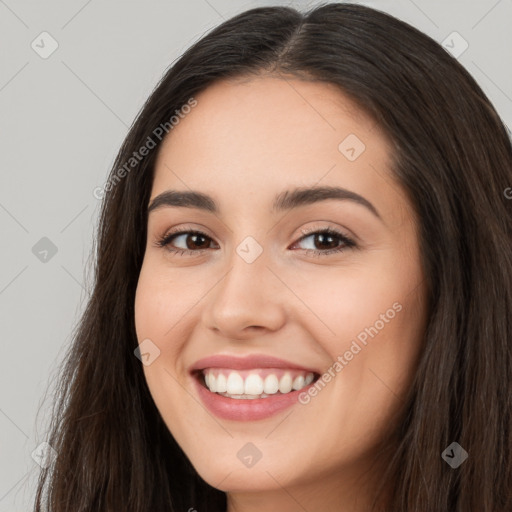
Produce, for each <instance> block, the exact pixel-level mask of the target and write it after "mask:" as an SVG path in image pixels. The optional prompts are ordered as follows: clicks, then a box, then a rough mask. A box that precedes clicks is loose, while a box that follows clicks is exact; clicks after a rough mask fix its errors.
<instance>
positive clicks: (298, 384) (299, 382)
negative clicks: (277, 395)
mask: <svg viewBox="0 0 512 512" xmlns="http://www.w3.org/2000/svg"><path fill="white" fill-rule="evenodd" d="M292 387H293V389H295V390H296V391H297V390H299V389H301V388H303V387H304V377H303V376H302V375H299V376H298V377H295V380H294V381H293V386H292Z"/></svg>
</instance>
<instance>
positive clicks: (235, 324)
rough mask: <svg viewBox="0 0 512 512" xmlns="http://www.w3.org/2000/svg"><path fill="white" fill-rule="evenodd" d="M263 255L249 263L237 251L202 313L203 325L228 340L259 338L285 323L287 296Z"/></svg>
mask: <svg viewBox="0 0 512 512" xmlns="http://www.w3.org/2000/svg"><path fill="white" fill-rule="evenodd" d="M269 264H270V262H269V261H268V258H267V257H266V253H265V251H263V253H262V254H261V255H260V256H259V257H258V258H257V259H256V260H255V261H253V262H251V263H248V262H247V261H246V260H244V258H242V257H241V256H239V254H238V253H236V251H235V252H234V253H233V255H232V258H231V259H230V266H229V268H228V270H227V272H226V273H225V274H224V276H223V277H221V278H220V281H219V282H218V284H217V285H216V286H214V288H213V290H212V292H211V293H210V294H208V297H209V300H208V302H207V303H206V305H205V308H204V310H203V321H204V322H205V325H206V326H207V327H208V328H209V329H211V330H214V331H216V333H217V334H218V335H222V336H223V337H226V338H230V339H240V340H242V339H248V338H250V337H252V336H255V335H256V336H258V337H260V336H261V335H263V334H264V333H265V332H267V331H268V332H271V331H277V330H278V329H280V328H281V327H282V325H283V324H284V323H285V321H286V309H287V307H286V304H287V302H286V300H287V298H288V303H289V302H290V301H291V298H290V296H289V294H290V292H289V291H288V290H287V288H286V286H285V285H284V284H283V281H282V280H281V279H280V278H279V277H278V276H277V275H276V272H275V271H274V270H273V269H271V268H270V267H271V265H269Z"/></svg>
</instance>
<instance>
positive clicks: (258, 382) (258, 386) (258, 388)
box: [245, 373, 263, 395]
mask: <svg viewBox="0 0 512 512" xmlns="http://www.w3.org/2000/svg"><path fill="white" fill-rule="evenodd" d="M261 393H263V379H262V378H261V377H260V376H259V375H256V374H255V373H251V374H250V375H249V376H248V377H247V378H246V379H245V394H246V395H261Z"/></svg>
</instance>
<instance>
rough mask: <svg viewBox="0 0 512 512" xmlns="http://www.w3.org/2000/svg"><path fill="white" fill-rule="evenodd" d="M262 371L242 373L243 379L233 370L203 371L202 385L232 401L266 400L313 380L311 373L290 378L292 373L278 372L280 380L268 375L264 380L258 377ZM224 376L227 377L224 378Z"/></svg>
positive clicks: (302, 386) (297, 388)
mask: <svg viewBox="0 0 512 512" xmlns="http://www.w3.org/2000/svg"><path fill="white" fill-rule="evenodd" d="M261 372H262V370H254V372H252V373H248V372H243V375H246V377H245V379H244V378H243V377H242V375H241V374H240V373H239V372H237V371H235V370H220V371H219V370H217V371H215V370H205V371H204V383H205V385H206V387H207V388H208V389H209V390H210V391H211V392H212V393H219V394H220V395H223V396H227V397H229V398H234V399H254V398H267V397H268V396H271V395H275V394H276V393H280V394H285V393H290V392H291V391H298V390H300V389H302V388H304V387H305V386H309V384H311V383H312V382H313V380H314V375H313V373H305V372H304V373H303V374H302V375H300V374H299V375H297V376H296V377H295V378H293V377H292V372H290V371H286V372H284V373H282V371H280V372H279V374H280V375H281V374H282V376H281V378H280V379H279V378H278V376H277V375H276V374H274V373H269V374H268V375H267V376H266V377H265V378H264V379H263V378H262V377H261V376H260V374H259V373H261ZM215 374H216V375H215ZM226 375H228V376H227V377H226Z"/></svg>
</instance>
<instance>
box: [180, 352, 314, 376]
mask: <svg viewBox="0 0 512 512" xmlns="http://www.w3.org/2000/svg"><path fill="white" fill-rule="evenodd" d="M206 368H230V369H233V370H251V369H254V368H282V369H296V370H303V371H306V372H310V373H315V374H318V373H319V372H318V370H315V369H312V368H308V367H306V366H302V365H300V364H297V363H293V362H291V361H286V360H284V359H279V358H277V357H274V356H269V355H266V354H251V355H247V356H244V357H240V356H230V355H224V354H216V355H212V356H208V357H204V358H202V359H199V360H198V361H196V362H195V363H194V364H193V365H192V366H191V367H190V371H191V372H194V371H200V370H204V369H206Z"/></svg>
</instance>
